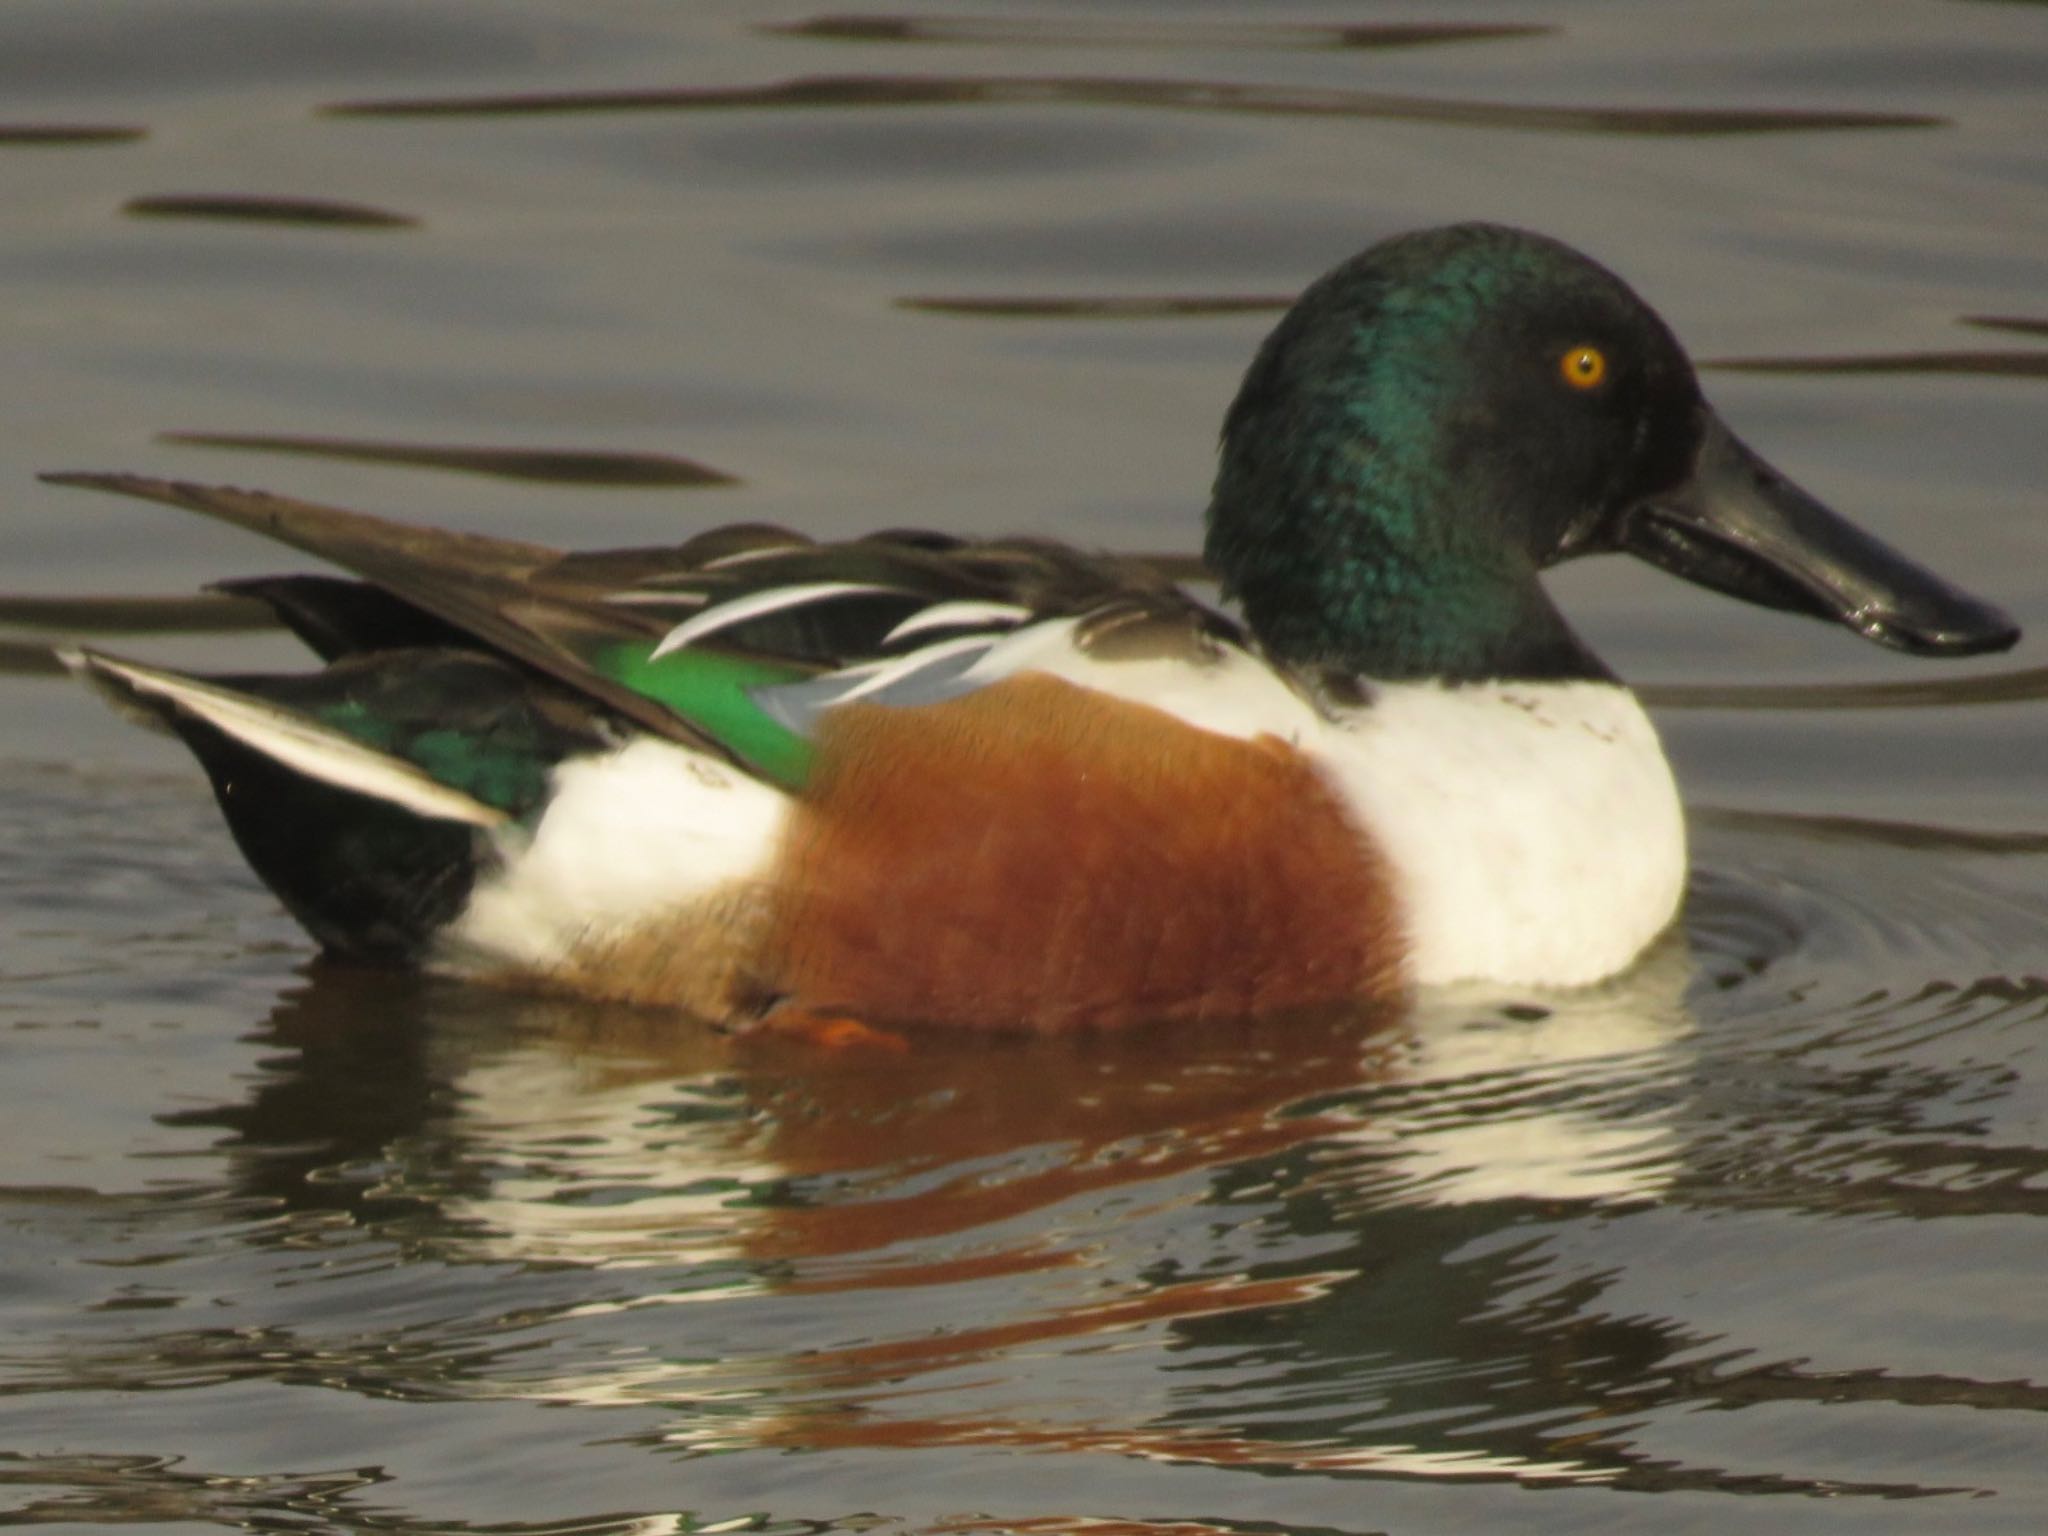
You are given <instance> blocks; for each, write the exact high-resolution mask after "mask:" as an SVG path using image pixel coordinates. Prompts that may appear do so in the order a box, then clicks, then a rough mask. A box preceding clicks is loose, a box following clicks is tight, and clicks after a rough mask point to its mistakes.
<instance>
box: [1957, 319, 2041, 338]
mask: <svg viewBox="0 0 2048 1536" xmlns="http://www.w3.org/2000/svg"><path fill="white" fill-rule="evenodd" d="M1962 319H1963V324H1965V325H1974V326H1976V327H1978V328H1979V329H1980V330H1986V331H2012V332H2015V333H2016V334H2018V335H2021V336H2044V337H2048V320H2033V319H2029V318H2027V317H2026V316H2024V315H1964V316H1963V317H1962Z"/></svg>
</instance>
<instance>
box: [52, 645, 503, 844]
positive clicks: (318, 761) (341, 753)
mask: <svg viewBox="0 0 2048 1536" xmlns="http://www.w3.org/2000/svg"><path fill="white" fill-rule="evenodd" d="M58 655H59V657H60V659H61V660H62V661H63V663H64V665H65V666H67V667H69V668H70V669H71V670H72V671H74V672H76V673H78V674H80V675H81V676H83V677H86V678H87V679H89V680H92V681H95V682H98V683H100V684H101V685H102V686H105V687H110V688H112V689H114V690H115V691H116V692H117V693H118V692H127V693H132V694H135V695H137V696H139V697H141V698H145V699H161V700H162V701H163V702H165V703H166V704H169V705H171V706H172V707H173V708H175V709H178V710H180V711H182V712H183V713H185V714H188V715H191V716H192V717H193V718H195V719H198V720H203V721H205V722H206V723H207V724H208V725H210V726H212V727H213V728H214V729H215V730H217V731H219V732H220V733H221V734H222V735H224V736H231V737H233V738H234V739H235V740H236V741H239V742H241V743H242V744H243V745H244V746H246V747H249V748H251V749H252V750H254V751H257V752H261V753H262V754H263V755H264V756H265V757H268V758H270V759H272V760H273V761H275V762H278V763H281V764H283V765H284V766H285V767H287V768H289V769H291V770H292V771H293V772H294V773H302V774H304V775H305V776H306V777H307V778H310V779H318V780H319V781H320V782H321V783H323V784H332V785H333V786H334V787H335V788H337V789H345V790H348V791H350V792H351V793H353V794H358V795H367V796H369V797H370V798H372V799H375V800H383V801H387V802H389V803H390V804H392V805H396V806H399V807H401V808H403V809H405V810H408V811H411V812H412V813H413V814H414V815H416V816H425V817H427V818H429V819H431V820H434V821H456V822H463V823H466V824H468V825H470V826H473V827H500V826H503V825H505V823H506V822H508V821H509V820H511V818H510V817H508V816H507V815H506V814H505V813H504V812H503V811H501V810H498V809H497V808H496V807H494V806H489V805H485V804H484V803H483V802H482V801H481V800H477V799H474V798H472V797H471V796H469V795H465V794H463V793H462V791H460V790H458V789H450V788H449V787H448V786H447V785H446V784H443V783H441V782H439V781H438V780H436V779H433V778H431V777H429V776H428V775H427V774H425V773H423V772H421V771H420V770H419V769H418V768H415V767H414V766H413V765H412V764H411V763H408V762H405V761H404V760H402V759H400V758H396V757H391V756H389V755H387V754H385V753H383V752H379V751H377V750H375V749H374V748H371V747H366V746H364V745H363V744H362V743H361V742H359V741H357V740H355V739H354V738H353V737H351V736H347V735H344V734H343V733H342V732H340V731H337V730H334V729H332V728H331V727H329V726H325V725H322V724H321V723H320V722H319V721H317V720H314V719H312V718H310V717H308V716H306V715H302V714H299V713H297V712H296V711H293V710H289V709H286V708H284V707H283V706H282V705H278V704H272V703H269V702H267V701H266V700H263V699H258V698H253V697H251V696H250V695H248V694H243V693H235V692H233V691H231V690H229V689H226V688H219V687H216V686H214V685H213V684H212V683H202V682H200V681H199V680H198V679H197V678H191V677H181V676H180V675H179V674H177V673H175V672H164V671H160V670H158V669H157V668H155V667H148V666H144V665H142V664H141V663H140V662H133V661H120V660H117V659H116V658H114V657H112V656H108V655H106V654H105V653H104V652H100V651H88V650H85V649H82V648H71V647H67V648H65V649H64V650H62V651H60V652H58Z"/></svg>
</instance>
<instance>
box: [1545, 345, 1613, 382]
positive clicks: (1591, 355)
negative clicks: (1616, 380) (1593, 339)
mask: <svg viewBox="0 0 2048 1536" xmlns="http://www.w3.org/2000/svg"><path fill="white" fill-rule="evenodd" d="M1557 371H1558V373H1559V374H1560V375H1561V376H1562V377H1563V379H1564V381H1565V383H1567V384H1569V385H1571V387H1572V388H1573V389H1598V388H1599V387H1600V385H1601V384H1602V382H1603V381H1605V379H1606V378H1607V354H1606V353H1605V352H1602V351H1601V350H1600V349H1599V348H1598V347H1594V346H1588V345H1585V344H1584V343H1581V344H1580V345H1579V346H1576V347H1566V348H1565V349H1564V355H1563V356H1561V357H1560V358H1558V360H1557Z"/></svg>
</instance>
